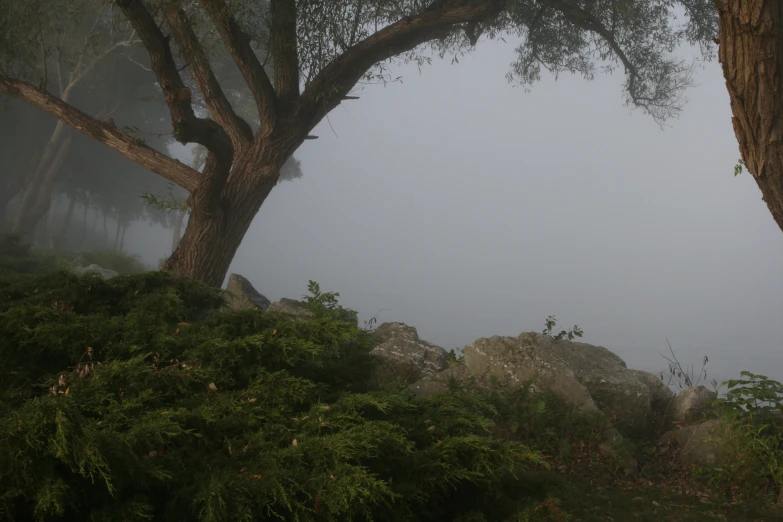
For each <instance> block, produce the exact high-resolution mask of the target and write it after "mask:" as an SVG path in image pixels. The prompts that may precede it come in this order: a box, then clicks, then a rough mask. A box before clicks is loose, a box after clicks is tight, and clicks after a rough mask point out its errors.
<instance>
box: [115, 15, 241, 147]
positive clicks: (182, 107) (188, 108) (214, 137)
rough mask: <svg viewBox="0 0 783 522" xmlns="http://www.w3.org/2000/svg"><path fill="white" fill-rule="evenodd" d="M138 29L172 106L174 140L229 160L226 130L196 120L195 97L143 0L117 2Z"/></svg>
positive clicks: (209, 121) (166, 98)
mask: <svg viewBox="0 0 783 522" xmlns="http://www.w3.org/2000/svg"><path fill="white" fill-rule="evenodd" d="M114 1H115V3H116V4H117V5H118V6H119V7H120V9H122V12H123V13H124V14H125V17H126V18H127V19H128V21H129V22H130V23H131V24H132V25H133V28H134V29H136V32H137V33H138V34H139V38H141V41H142V43H143V44H144V47H145V48H146V49H147V52H148V53H149V55H150V65H151V66H152V70H153V71H154V72H155V75H156V76H157V78H158V83H159V84H160V87H161V89H162V90H163V98H164V100H165V101H166V104H167V105H168V106H169V112H170V113H171V123H172V125H173V127H174V137H175V138H176V139H177V140H178V141H179V142H180V143H183V144H186V143H199V144H201V145H204V146H205V147H206V148H207V150H209V151H211V152H213V153H215V154H217V155H219V156H222V157H224V158H227V159H228V160H229V161H230V160H231V158H232V157H233V153H234V149H233V147H232V144H231V140H230V139H229V137H228V135H227V134H226V132H225V131H224V130H223V128H222V127H221V126H220V125H218V124H217V123H216V122H214V121H212V120H206V119H202V118H197V117H196V114H195V113H194V112H193V105H192V103H191V100H192V93H191V92H190V89H189V88H187V87H186V86H185V84H184V82H183V81H182V78H181V77H180V75H179V72H178V71H177V65H176V63H175V62H174V56H173V55H172V53H171V46H170V45H169V41H168V39H167V38H166V37H165V36H163V33H162V32H161V30H160V28H159V27H158V24H157V23H156V22H155V19H154V18H153V17H152V15H151V14H150V12H149V11H148V10H147V8H146V7H145V6H144V4H143V3H142V1H141V0H114Z"/></svg>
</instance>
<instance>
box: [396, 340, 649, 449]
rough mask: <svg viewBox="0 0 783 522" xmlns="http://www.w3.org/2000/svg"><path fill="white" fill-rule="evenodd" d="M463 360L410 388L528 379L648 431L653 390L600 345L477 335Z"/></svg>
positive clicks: (636, 430)
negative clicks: (453, 381)
mask: <svg viewBox="0 0 783 522" xmlns="http://www.w3.org/2000/svg"><path fill="white" fill-rule="evenodd" d="M462 356H463V362H462V364H460V365H457V366H453V367H451V368H449V369H447V370H446V371H444V372H441V373H439V374H437V375H432V376H429V377H425V378H424V379H422V380H421V381H419V382H416V383H414V384H413V385H412V386H411V389H412V390H413V391H414V392H415V393H417V394H418V395H420V396H426V395H431V394H433V393H438V392H441V391H444V390H445V389H446V382H447V381H448V379H450V378H456V379H464V378H465V377H473V378H476V379H478V380H479V381H484V380H487V379H491V378H495V379H497V380H499V381H501V382H503V383H505V384H507V385H509V386H520V385H522V384H524V383H532V385H533V386H534V387H535V388H536V389H540V390H542V391H548V392H551V393H554V394H556V395H559V396H560V397H562V398H563V399H565V400H566V401H567V402H569V403H571V404H573V405H575V406H577V407H579V408H580V409H581V410H582V411H585V412H587V411H595V410H599V411H601V412H603V413H604V414H606V415H607V416H608V417H609V418H610V419H612V421H613V423H614V425H615V426H617V427H618V428H620V429H621V430H622V431H624V432H626V433H629V434H631V435H634V436H645V435H647V434H648V433H649V430H650V425H651V421H652V403H653V395H654V394H653V392H652V391H651V389H650V386H649V385H648V383H645V382H642V381H641V380H640V379H639V377H638V375H637V374H636V373H634V372H633V371H631V370H629V369H628V368H627V367H626V365H625V362H624V361H623V360H622V359H620V358H619V357H618V356H617V355H615V354H613V353H612V352H610V351H609V350H607V349H606V348H603V347H601V346H593V345H590V344H586V343H576V342H570V341H565V340H561V341H556V340H554V339H553V338H552V337H551V336H548V335H542V334H540V333H535V332H528V333H523V334H522V335H520V336H519V337H498V336H495V337H491V338H488V339H479V340H477V341H475V342H474V343H472V344H470V345H468V346H466V347H465V348H464V349H463V351H462Z"/></svg>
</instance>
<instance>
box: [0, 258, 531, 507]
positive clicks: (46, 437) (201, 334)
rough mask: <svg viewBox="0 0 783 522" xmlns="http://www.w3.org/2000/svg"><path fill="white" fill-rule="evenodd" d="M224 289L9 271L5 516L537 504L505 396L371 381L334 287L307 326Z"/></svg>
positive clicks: (362, 341)
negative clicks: (244, 306) (225, 297)
mask: <svg viewBox="0 0 783 522" xmlns="http://www.w3.org/2000/svg"><path fill="white" fill-rule="evenodd" d="M315 299H316V301H315V302H314V303H313V302H311V305H312V306H317V303H318V300H317V296H316V297H315ZM329 302H331V300H330V301H329ZM221 303H222V298H221V297H220V296H219V294H218V292H217V291H216V290H213V289H211V288H208V287H206V286H205V285H202V284H199V283H195V282H192V281H188V280H184V279H179V278H176V277H175V276H173V275H171V274H166V273H145V274H141V275H123V276H119V277H117V278H114V279H111V280H108V281H105V280H103V279H101V278H100V277H98V276H84V277H77V276H75V275H72V274H68V273H56V274H51V275H48V276H44V277H31V276H24V275H17V276H14V277H0V360H2V361H3V364H2V365H0V449H1V451H2V455H3V458H2V459H0V518H1V519H7V520H80V521H81V520H142V519H145V520H180V521H188V520H203V521H223V520H226V521H227V520H232V521H233V520H248V521H249V520H292V521H293V520H298V521H338V520H340V521H343V520H356V521H369V520H375V521H403V520H405V521H433V522H434V521H441V520H492V521H501V520H507V519H511V517H514V516H516V517H519V516H520V515H519V513H524V510H525V509H526V508H529V507H530V505H531V503H530V497H531V495H532V493H531V492H530V491H529V489H528V485H527V483H526V482H525V480H524V479H523V478H522V476H521V475H520V474H519V473H520V471H522V470H524V469H525V468H527V467H529V466H531V465H533V464H536V463H539V462H541V457H540V456H539V455H538V454H537V453H536V452H534V451H533V450H531V449H529V448H528V446H526V445H524V444H522V443H520V442H519V441H514V440H507V439H505V438H503V437H500V436H497V435H498V429H499V426H501V425H502V421H503V418H502V415H503V414H504V412H507V411H510V409H509V408H511V407H512V405H511V404H508V405H506V406H503V404H504V403H503V401H502V400H501V397H500V396H499V395H497V394H495V395H492V394H485V395H481V394H468V393H464V392H460V391H454V392H450V393H446V394H443V395H440V396H436V397H432V398H429V399H426V400H420V399H416V398H414V397H412V396H411V395H410V394H409V393H408V392H406V391H397V392H391V391H375V390H372V389H370V388H369V387H368V383H367V382H366V380H367V378H368V376H369V375H370V374H371V372H370V371H367V370H368V368H370V365H371V364H372V362H371V361H372V359H371V358H370V357H369V356H368V353H369V351H370V350H371V348H372V347H373V342H372V340H371V338H370V336H369V335H368V333H367V332H364V331H362V330H360V329H358V328H356V327H355V326H354V325H353V324H351V323H349V322H346V321H344V320H340V318H339V317H335V315H334V314H333V313H331V312H334V309H335V308H336V306H337V305H336V303H333V304H334V305H335V306H332V307H331V308H330V307H329V306H326V307H324V308H323V309H322V310H321V313H319V314H317V316H316V317H315V318H313V319H312V320H309V321H305V322H293V321H291V320H290V319H289V318H287V317H286V316H284V315H280V314H275V313H268V312H261V311H257V310H246V311H237V312H223V311H218V310H219V307H220V305H221ZM327 304H328V303H327ZM330 310H331V312H330ZM337 315H340V314H337ZM459 517H462V518H459Z"/></svg>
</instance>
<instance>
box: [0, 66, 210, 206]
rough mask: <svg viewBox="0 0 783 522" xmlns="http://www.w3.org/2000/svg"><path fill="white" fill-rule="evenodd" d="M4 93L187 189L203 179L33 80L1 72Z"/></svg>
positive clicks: (189, 189)
mask: <svg viewBox="0 0 783 522" xmlns="http://www.w3.org/2000/svg"><path fill="white" fill-rule="evenodd" d="M0 94H6V95H8V96H12V97H14V98H18V99H20V100H23V101H26V102H27V103H30V104H32V105H35V106H36V107H38V108H40V109H43V110H45V111H46V112H48V113H49V114H51V115H52V116H54V117H56V118H57V119H59V120H61V121H64V122H65V123H67V124H68V125H70V126H71V127H73V128H74V129H76V130H78V131H79V132H81V133H83V134H86V135H87V136H90V137H91V138H94V139H96V140H97V141H99V142H101V143H103V144H104V145H106V146H107V147H109V148H111V149H114V150H116V151H117V152H119V153H120V154H122V155H123V156H125V157H126V158H128V159H130V160H132V161H135V162H136V163H138V164H139V165H141V166H143V167H145V168H147V169H149V170H151V171H152V172H155V173H156V174H159V175H161V176H163V177H164V178H166V179H168V180H170V181H172V182H174V183H176V184H177V185H179V186H180V187H182V188H184V189H185V190H188V191H193V190H194V189H195V188H196V186H197V185H198V183H199V178H200V174H199V173H198V171H196V170H193V169H192V168H190V167H188V166H187V165H185V164H184V163H180V162H179V161H177V160H175V159H172V158H170V157H168V156H166V155H165V154H162V153H160V152H158V151H157V150H155V149H153V148H151V147H148V146H147V145H145V144H143V143H141V142H140V141H138V140H136V139H134V138H132V137H130V136H128V135H127V134H125V133H124V132H122V131H121V130H119V129H118V128H117V127H115V126H114V125H112V124H110V123H104V122H101V121H99V120H97V119H95V118H93V117H92V116H90V115H88V114H85V113H84V112H82V111H80V110H79V109H77V108H76V107H74V106H73V105H70V104H68V103H66V102H64V101H62V100H61V99H60V98H57V97H56V96H53V95H51V94H49V93H48V92H45V91H42V90H40V89H38V88H36V87H35V86H34V85H32V84H30V83H27V82H23V81H19V80H12V79H10V78H8V77H6V76H3V75H0Z"/></svg>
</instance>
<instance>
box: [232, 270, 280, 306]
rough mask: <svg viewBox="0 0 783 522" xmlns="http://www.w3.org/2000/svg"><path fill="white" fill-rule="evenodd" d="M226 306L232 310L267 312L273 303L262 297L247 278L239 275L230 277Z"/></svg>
mask: <svg viewBox="0 0 783 522" xmlns="http://www.w3.org/2000/svg"><path fill="white" fill-rule="evenodd" d="M224 295H225V297H226V305H227V307H228V308H230V309H232V310H246V309H251V310H252V309H258V310H266V309H267V308H269V305H270V304H271V302H270V301H269V299H267V298H266V297H264V296H263V295H261V294H260V293H259V292H258V291H257V290H256V289H255V288H253V285H252V284H250V281H248V280H247V279H246V278H244V277H242V276H241V275H239V274H231V275H230V276H229V277H228V285H227V287H226V292H225V294H224Z"/></svg>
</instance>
